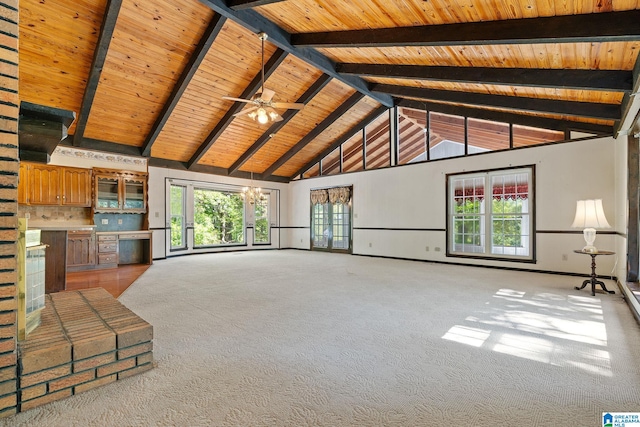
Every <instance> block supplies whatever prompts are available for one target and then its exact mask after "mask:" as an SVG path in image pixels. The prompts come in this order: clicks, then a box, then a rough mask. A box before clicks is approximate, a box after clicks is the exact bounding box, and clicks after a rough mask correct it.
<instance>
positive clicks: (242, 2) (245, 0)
mask: <svg viewBox="0 0 640 427" xmlns="http://www.w3.org/2000/svg"><path fill="white" fill-rule="evenodd" d="M281 1H284V0H228V1H227V5H228V6H229V7H230V8H231V9H233V10H243V9H251V8H253V7H258V6H264V5H265V4H271V3H280V2H281Z"/></svg>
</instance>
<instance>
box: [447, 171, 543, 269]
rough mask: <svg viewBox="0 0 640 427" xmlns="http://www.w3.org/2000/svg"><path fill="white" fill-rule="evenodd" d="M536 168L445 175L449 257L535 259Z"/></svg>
mask: <svg viewBox="0 0 640 427" xmlns="http://www.w3.org/2000/svg"><path fill="white" fill-rule="evenodd" d="M533 176H534V166H528V167H522V168H518V169H508V170H505V169H502V170H493V171H486V172H478V173H470V174H454V175H448V176H447V186H448V194H449V202H448V204H447V218H448V221H447V239H448V243H447V255H449V256H456V255H463V256H480V257H493V258H508V259H518V260H524V261H533V259H534V240H535V239H533V238H532V237H533V236H534V229H533V222H534V221H533V212H534V209H533V208H534V199H533Z"/></svg>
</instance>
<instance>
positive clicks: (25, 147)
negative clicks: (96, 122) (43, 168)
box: [18, 101, 76, 163]
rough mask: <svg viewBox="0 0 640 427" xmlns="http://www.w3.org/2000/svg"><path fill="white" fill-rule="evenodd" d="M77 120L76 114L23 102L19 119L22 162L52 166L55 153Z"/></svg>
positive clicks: (19, 142)
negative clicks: (49, 164) (50, 163)
mask: <svg viewBox="0 0 640 427" xmlns="http://www.w3.org/2000/svg"><path fill="white" fill-rule="evenodd" d="M75 119H76V113H74V112H73V111H68V110H62V109H60V108H53V107H47V106H44V105H38V104H32V103H30V102H24V101H23V102H21V103H20V117H19V119H18V144H19V152H20V160H28V161H32V162H40V163H49V161H50V160H51V154H52V153H53V150H55V149H56V147H57V146H58V144H60V141H62V140H63V139H65V138H66V137H67V135H68V133H67V132H68V130H69V126H71V123H73V121H74V120H75Z"/></svg>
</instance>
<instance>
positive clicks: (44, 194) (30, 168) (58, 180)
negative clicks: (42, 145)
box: [18, 162, 91, 207]
mask: <svg viewBox="0 0 640 427" xmlns="http://www.w3.org/2000/svg"><path fill="white" fill-rule="evenodd" d="M18 203H22V204H27V205H63V206H79V207H90V206H91V169H81V168H70V167H65V166H51V165H41V164H37V163H27V162H22V163H21V164H20V175H19V183H18Z"/></svg>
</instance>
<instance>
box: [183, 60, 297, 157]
mask: <svg viewBox="0 0 640 427" xmlns="http://www.w3.org/2000/svg"><path fill="white" fill-rule="evenodd" d="M287 55H288V53H287V52H285V51H284V50H282V49H277V50H276V51H275V52H274V53H273V55H272V56H271V58H269V60H268V61H267V63H266V64H265V66H264V79H265V80H266V79H267V78H268V77H269V76H270V75H271V74H273V72H274V71H275V70H276V68H278V66H279V65H280V64H281V63H282V61H284V59H285V58H286V57H287ZM261 73H262V70H261V71H260V72H259V73H258V74H257V75H256V76H255V77H254V78H253V80H252V81H251V83H249V86H247V87H246V88H245V90H244V91H243V92H242V94H240V96H239V98H245V99H248V98H251V97H252V96H253V95H255V94H256V93H257V92H258V90H259V89H260V88H261V87H262V74H261ZM246 105H247V104H246V103H244V102H240V101H235V102H234V103H233V105H232V106H231V108H229V110H227V113H226V114H225V115H224V117H222V119H221V120H220V121H219V122H218V123H217V124H216V126H215V127H214V128H213V130H212V131H211V132H210V133H209V135H208V136H207V137H206V138H205V140H204V141H203V142H202V144H201V145H200V147H198V149H197V150H196V152H195V153H194V154H193V156H191V159H190V160H189V162H188V163H187V164H188V167H189V169H191V168H192V167H193V166H195V165H196V164H197V163H198V161H200V159H201V158H202V156H204V154H205V153H206V152H207V151H208V150H209V149H210V148H211V146H212V145H213V144H214V143H215V142H216V141H217V139H218V138H219V137H220V135H222V133H223V132H224V130H225V129H226V128H227V127H228V126H229V125H230V124H231V122H232V121H233V119H235V117H234V114H236V113H239V112H240V111H241V110H242V109H243V108H244V107H245V106H246Z"/></svg>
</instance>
